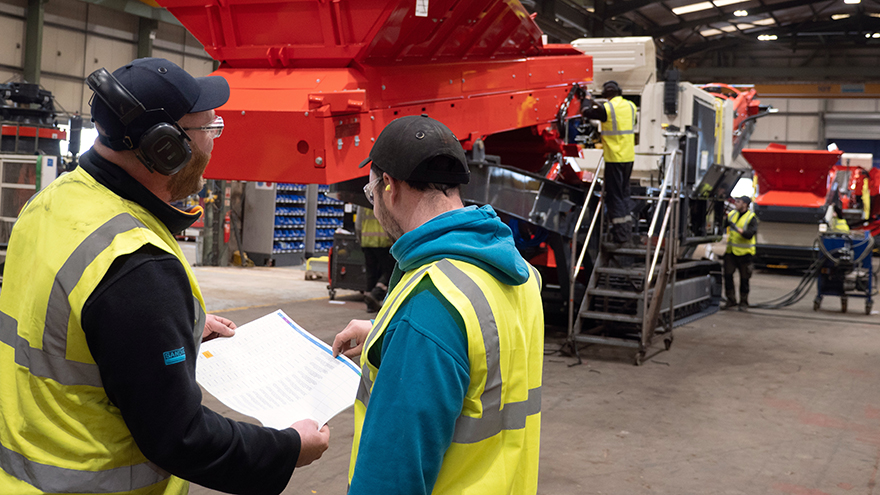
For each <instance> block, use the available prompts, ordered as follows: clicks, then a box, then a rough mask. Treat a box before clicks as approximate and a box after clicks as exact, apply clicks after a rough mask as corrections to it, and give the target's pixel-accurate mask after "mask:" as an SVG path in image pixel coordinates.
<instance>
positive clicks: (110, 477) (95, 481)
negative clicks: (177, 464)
mask: <svg viewBox="0 0 880 495" xmlns="http://www.w3.org/2000/svg"><path fill="white" fill-rule="evenodd" d="M0 467H2V468H3V470H4V471H6V472H7V473H8V474H9V475H11V476H14V477H15V478H18V479H19V480H21V481H24V482H25V483H28V484H30V485H33V486H34V487H36V488H37V489H38V490H40V491H43V492H47V493H117V492H129V491H132V490H138V489H140V488H145V487H148V486H150V485H154V484H156V483H159V482H161V481H164V480H165V479H167V478H169V477H170V475H169V474H168V473H167V472H165V471H163V470H162V469H160V468H159V467H158V466H156V465H155V464H153V463H151V462H145V463H143V464H136V465H134V466H124V467H118V468H114V469H108V470H106V471H77V470H76V469H67V468H61V467H57V466H50V465H48V464H42V463H39V462H34V461H31V460H29V459H28V458H26V457H25V456H23V455H21V454H19V453H18V452H15V451H12V450H9V449H7V448H6V447H4V446H3V445H0Z"/></svg>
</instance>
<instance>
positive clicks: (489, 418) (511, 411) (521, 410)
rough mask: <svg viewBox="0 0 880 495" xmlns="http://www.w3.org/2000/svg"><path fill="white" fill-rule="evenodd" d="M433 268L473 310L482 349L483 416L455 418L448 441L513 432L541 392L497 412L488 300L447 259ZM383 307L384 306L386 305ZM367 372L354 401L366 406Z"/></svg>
mask: <svg viewBox="0 0 880 495" xmlns="http://www.w3.org/2000/svg"><path fill="white" fill-rule="evenodd" d="M434 266H436V267H437V268H438V269H439V270H440V271H441V272H443V274H444V275H446V277H447V278H449V280H450V281H452V283H453V284H455V286H456V287H458V289H459V290H460V291H461V292H462V293H463V294H464V295H465V296H466V297H467V298H468V300H469V301H470V302H471V304H472V305H473V307H474V312H475V313H476V315H477V318H478V320H479V325H480V332H481V333H482V335H483V345H484V346H485V350H486V385H485V386H484V388H483V394H482V395H481V396H480V403H481V404H482V407H483V416H482V417H481V418H474V417H470V416H464V415H462V416H459V417H458V419H456V422H455V431H454V432H453V435H452V441H453V442H455V443H462V444H464V443H476V442H480V441H482V440H485V439H487V438H491V437H493V436H495V435H497V434H499V433H501V431H503V430H514V429H521V428H524V427H525V425H526V418H527V417H528V416H531V415H533V414H537V413H539V412H541V389H540V387H539V388H535V389H532V390H529V397H528V399H526V400H525V401H522V402H512V403H508V404H505V405H504V409H501V390H502V379H501V361H500V360H501V345H500V342H499V340H498V339H499V337H498V325H497V323H496V322H495V315H494V313H493V312H492V307H491V306H489V300H488V299H486V295H485V294H483V291H482V290H481V289H480V287H479V286H478V285H477V283H476V282H474V281H473V279H471V278H470V277H469V276H468V275H467V274H466V273H464V272H463V271H461V269H459V268H458V267H456V266H455V265H453V264H452V263H451V262H449V260H445V259H444V260H441V261H439V262H437V263H436V265H434ZM428 268H430V266H428V267H426V268H423V269H422V270H421V271H420V272H418V273H416V275H415V276H413V277H412V279H410V280H409V282H407V285H406V286H405V287H404V289H403V290H402V291H400V292H399V293H398V294H397V295H396V296H395V299H394V300H393V301H392V302H391V303H390V305H389V307H394V303H396V302H397V300H398V298H399V297H400V296H401V295H402V294H404V293H406V292H407V289H408V288H409V285H410V284H412V283H413V282H414V281H415V280H418V279H419V277H420V276H421V274H422V273H423V272H424V271H426V270H427V269H428ZM529 268H530V270H531V271H532V273H533V274H534V276H535V282H536V283H537V284H538V291H539V292H540V289H541V277H540V274H539V273H538V271H537V270H536V269H535V268H534V267H533V266H531V265H529ZM386 304H387V303H386ZM390 313H391V312H390V311H389V312H388V313H385V314H384V315H382V318H381V319H380V320H379V322H377V323H376V325H374V326H373V330H372V331H371V332H370V335H369V336H368V337H367V342H372V340H373V338H374V337H375V333H376V332H377V331H378V329H379V328H382V325H383V324H384V322H385V319H386V318H388V317H389V315H390ZM369 375H370V370H369V368H368V367H367V366H366V364H365V365H364V367H363V370H362V373H361V383H360V386H359V388H358V393H357V399H358V400H360V401H361V402H363V403H364V406H366V405H367V404H368V402H369V398H370V389H371V388H372V386H373V383H372V381H371V380H370V378H369Z"/></svg>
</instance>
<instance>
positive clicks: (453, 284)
mask: <svg viewBox="0 0 880 495" xmlns="http://www.w3.org/2000/svg"><path fill="white" fill-rule="evenodd" d="M370 162H372V166H371V170H370V178H369V182H368V183H367V185H366V187H364V192H365V194H366V196H367V198H368V199H369V201H370V202H371V203H373V204H374V205H375V206H374V208H375V215H376V218H378V220H379V222H380V223H381V224H382V226H383V227H384V228H385V230H386V231H387V232H388V234H389V235H390V236H391V237H392V238H393V239H395V242H394V245H393V246H392V247H391V254H392V255H393V256H394V258H395V259H396V260H397V266H396V268H395V271H394V274H393V276H392V278H391V282H390V284H389V285H390V288H389V293H388V295H387V296H386V298H385V304H384V305H383V306H382V309H381V310H380V311H379V314H378V315H377V316H376V320H375V324H371V322H370V321H363V320H353V321H352V322H351V323H350V324H349V325H348V326H347V327H346V328H345V329H344V330H343V331H342V332H340V333H339V334H338V335H337V336H336V339H335V340H334V342H333V349H334V352H335V353H338V352H344V353H345V354H346V355H348V356H349V357H354V356H357V355H360V359H361V366H362V380H361V386H360V389H359V390H358V395H357V400H356V401H355V438H354V442H353V446H352V456H351V464H350V466H349V482H350V485H351V487H350V490H349V492H348V495H361V494H376V493H382V494H407V495H413V494H428V493H449V494H458V493H480V494H496V493H497V494H509V493H517V494H525V493H535V492H536V491H537V484H538V452H539V440H540V421H541V414H540V411H541V399H540V397H541V368H542V360H543V356H542V353H543V347H544V346H543V341H544V328H543V319H544V318H543V312H542V310H541V300H540V297H541V294H540V290H541V280H540V276H539V275H538V272H537V271H536V270H535V269H534V268H533V267H532V266H531V265H529V264H528V263H527V262H526V261H525V260H524V259H523V258H522V257H521V256H520V255H519V253H518V252H517V250H516V248H515V246H514V242H513V237H512V234H511V231H510V229H509V228H508V227H507V226H506V225H505V224H504V223H503V222H501V221H500V220H499V219H498V217H497V215H496V214H495V211H494V210H493V209H492V208H491V207H490V206H483V207H481V208H478V207H476V206H469V207H466V208H465V207H463V204H462V201H461V196H460V194H459V186H460V184H466V183H467V182H468V179H469V170H468V166H467V160H466V158H465V154H464V151H463V150H462V147H461V145H460V143H459V142H458V139H456V137H455V136H454V135H453V134H452V132H451V131H450V130H449V129H448V128H447V127H446V126H445V125H443V124H441V123H440V122H437V121H436V120H433V119H430V118H428V117H427V116H420V117H419V116H412V117H403V118H400V119H397V120H395V121H393V122H391V123H390V124H389V125H388V126H387V127H386V128H385V129H384V130H383V131H382V133H381V135H380V136H379V138H378V140H377V141H376V144H375V146H373V149H372V150H371V152H370V158H369V159H368V160H366V161H365V162H364V163H362V164H361V166H365V165H366V164H367V163H370ZM353 339H355V342H356V345H355V346H354V347H352V342H351V341H352V340H353Z"/></svg>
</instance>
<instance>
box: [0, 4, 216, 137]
mask: <svg viewBox="0 0 880 495" xmlns="http://www.w3.org/2000/svg"><path fill="white" fill-rule="evenodd" d="M26 7H27V0H0V82H8V81H16V80H20V79H21V74H22V67H23V60H24V41H25V12H26ZM137 33H138V17H137V16H134V15H131V14H127V13H124V12H120V11H116V10H111V9H108V8H105V7H101V6H99V5H94V4H90V3H85V2H81V1H78V0H52V1H51V2H47V3H46V4H45V16H44V26H43V50H42V60H41V64H40V70H41V79H40V84H41V85H42V86H43V87H44V88H45V89H47V90H49V91H51V92H52V94H53V95H54V96H55V101H56V108H57V109H58V111H59V113H61V112H62V111H66V112H68V113H70V114H73V113H77V112H79V113H80V114H81V115H83V116H84V117H85V120H86V121H88V116H89V98H90V97H91V95H92V92H91V90H90V89H89V88H88V86H86V84H85V83H84V82H83V81H84V79H85V77H86V76H87V75H88V74H90V73H91V72H92V71H94V70H96V69H98V68H101V67H105V68H106V69H107V70H109V71H111V72H112V71H113V70H115V69H116V68H118V67H120V66H122V65H124V64H126V63H128V62H130V61H131V60H133V59H134V58H135V57H136V56H137V41H138V40H137V36H138V35H137ZM153 56H154V57H164V58H167V59H168V60H171V61H172V62H174V63H176V64H177V65H180V66H181V67H183V68H184V69H186V70H187V71H188V72H189V73H190V74H192V75H194V76H196V77H199V76H205V75H208V74H209V73H210V72H211V71H212V70H213V60H212V59H211V58H210V57H209V56H208V55H207V54H206V53H205V50H204V49H203V48H202V45H201V44H200V43H199V42H198V41H197V40H196V39H195V38H194V37H193V36H192V35H190V34H189V33H188V32H187V31H186V29H184V28H183V27H181V26H177V25H173V24H168V23H164V22H159V27H158V30H157V32H156V38H155V40H153ZM65 120H66V119H65V118H64V117H60V118H59V122H64V121H65Z"/></svg>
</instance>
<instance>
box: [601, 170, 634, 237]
mask: <svg viewBox="0 0 880 495" xmlns="http://www.w3.org/2000/svg"><path fill="white" fill-rule="evenodd" d="M632 169H633V162H607V163H606V164H605V208H606V209H607V212H608V219H609V222H608V225H609V231H610V232H611V238H612V239H613V240H614V242H617V243H622V242H626V241H628V240H630V238H631V236H632V224H633V222H632V217H631V214H632V210H633V208H634V207H635V202H634V201H633V200H632V199H631V198H630V196H631V193H630V187H629V178H630V175H632Z"/></svg>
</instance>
